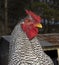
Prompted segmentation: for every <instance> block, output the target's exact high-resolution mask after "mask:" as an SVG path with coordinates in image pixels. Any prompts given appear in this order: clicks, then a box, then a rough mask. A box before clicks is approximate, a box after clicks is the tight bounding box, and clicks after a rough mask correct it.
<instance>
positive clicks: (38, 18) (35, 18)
mask: <svg viewBox="0 0 59 65" xmlns="http://www.w3.org/2000/svg"><path fill="white" fill-rule="evenodd" d="M25 11H26V13H27V14H28V15H30V16H31V17H32V18H33V19H34V20H35V21H36V22H41V17H40V16H38V15H36V14H35V13H33V12H32V11H28V10H25Z"/></svg>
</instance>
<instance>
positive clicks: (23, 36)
mask: <svg viewBox="0 0 59 65" xmlns="http://www.w3.org/2000/svg"><path fill="white" fill-rule="evenodd" d="M26 13H27V14H28V16H29V17H26V18H25V19H24V20H23V22H20V23H18V24H17V25H16V26H15V28H14V30H13V32H12V33H11V37H12V38H11V40H10V46H9V47H10V50H9V62H8V65H54V63H53V61H52V60H51V58H50V57H49V56H48V55H46V54H45V53H44V51H43V49H42V47H41V45H40V43H39V42H38V39H37V34H38V27H39V28H42V25H41V24H40V21H41V20H40V19H41V18H40V17H38V19H37V15H36V14H34V13H33V12H31V11H28V10H26Z"/></svg>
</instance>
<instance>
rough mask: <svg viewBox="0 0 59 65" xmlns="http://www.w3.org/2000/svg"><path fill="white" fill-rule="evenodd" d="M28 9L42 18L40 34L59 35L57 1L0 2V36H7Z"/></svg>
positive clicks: (12, 0) (58, 6)
mask: <svg viewBox="0 0 59 65" xmlns="http://www.w3.org/2000/svg"><path fill="white" fill-rule="evenodd" d="M25 9H30V10H32V11H33V12H35V13H36V14H38V15H40V16H41V17H42V24H43V28H42V29H41V30H40V31H39V32H40V33H55V32H56V33H59V30H58V29H59V0H0V36H2V35H9V34H10V33H11V32H12V30H13V28H14V26H15V25H16V24H17V23H18V21H20V20H21V19H22V18H24V17H25V16H26V14H25Z"/></svg>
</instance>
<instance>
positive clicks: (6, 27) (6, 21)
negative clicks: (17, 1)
mask: <svg viewBox="0 0 59 65" xmlns="http://www.w3.org/2000/svg"><path fill="white" fill-rule="evenodd" d="M7 15H8V14H7V0H5V33H6V34H7V32H8V16H7Z"/></svg>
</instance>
